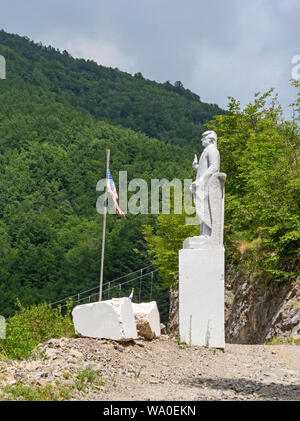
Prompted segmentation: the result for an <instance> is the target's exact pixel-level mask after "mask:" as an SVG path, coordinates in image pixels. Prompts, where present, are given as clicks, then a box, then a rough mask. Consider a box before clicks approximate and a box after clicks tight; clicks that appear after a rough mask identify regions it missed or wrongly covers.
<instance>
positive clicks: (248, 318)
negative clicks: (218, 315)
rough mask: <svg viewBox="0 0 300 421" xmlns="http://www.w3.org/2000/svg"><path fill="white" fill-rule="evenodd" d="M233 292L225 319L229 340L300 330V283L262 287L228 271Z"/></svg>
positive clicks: (284, 335) (264, 337)
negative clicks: (231, 274)
mask: <svg viewBox="0 0 300 421" xmlns="http://www.w3.org/2000/svg"><path fill="white" fill-rule="evenodd" d="M227 287H228V288H230V289H231V293H233V294H234V300H233V303H232V307H231V309H230V311H229V313H228V318H227V320H226V331H225V332H226V341H227V342H228V343H241V344H246V343H248V344H249V343H250V344H254V343H262V342H265V341H266V340H270V339H272V338H273V337H274V336H276V337H278V338H281V339H285V338H287V337H289V336H296V335H299V334H300V285H299V284H296V285H294V286H293V285H291V284H290V283H275V282H272V283H270V285H268V286H267V287H266V288H265V289H262V287H261V286H260V285H258V284H256V283H253V282H250V281H249V280H245V279H243V278H242V276H241V274H237V275H236V276H235V277H233V278H231V277H230V273H228V282H227Z"/></svg>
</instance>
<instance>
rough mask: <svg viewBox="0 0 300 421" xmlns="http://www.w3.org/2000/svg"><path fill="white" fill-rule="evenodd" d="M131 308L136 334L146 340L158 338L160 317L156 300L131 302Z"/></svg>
mask: <svg viewBox="0 0 300 421" xmlns="http://www.w3.org/2000/svg"><path fill="white" fill-rule="evenodd" d="M132 309H133V314H134V318H135V323H136V329H137V331H138V334H139V335H140V336H142V337H143V338H145V339H148V340H152V339H155V338H159V337H160V317H159V311H158V308H157V304H156V302H155V301H151V302H150V303H139V304H137V303H132Z"/></svg>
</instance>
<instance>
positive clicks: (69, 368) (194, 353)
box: [0, 335, 300, 401]
mask: <svg viewBox="0 0 300 421" xmlns="http://www.w3.org/2000/svg"><path fill="white" fill-rule="evenodd" d="M33 355H34V356H33V357H32V358H31V359H29V360H26V361H0V399H1V400H3V399H5V398H6V397H7V396H6V395H5V394H4V395H1V393H2V392H1V391H2V390H3V387H5V386H16V385H18V384H23V385H28V386H34V387H37V386H40V387H45V386H46V385H49V384H52V385H59V386H61V387H67V388H69V389H70V390H71V396H72V397H71V398H70V399H71V400H91V401H93V400H101V401H114V400H147V399H149V400H152V401H153V400H171V401H184V400H187V401H189V400H300V388H299V383H300V347H298V346H295V345H275V346H270V345H232V344H226V348H225V352H222V351H221V350H218V349H215V350H213V349H208V348H205V347H187V346H184V345H182V344H178V343H177V342H176V341H175V340H172V339H171V338H170V337H168V336H167V335H162V336H161V337H160V338H159V339H155V340H153V341H151V342H149V341H147V340H143V339H139V340H138V341H128V342H125V343H124V342H123V343H120V342H116V341H112V340H103V339H93V338H83V337H79V338H61V339H51V340H49V341H47V342H46V343H44V344H41V345H39V346H38V347H37V348H36V350H35V353H34V354H33ZM83 370H89V371H95V372H97V373H98V375H99V379H101V381H102V382H103V384H101V386H99V385H98V386H97V387H96V386H95V387H93V386H92V385H86V390H85V391H82V390H78V389H76V387H74V381H75V380H74V379H76V375H77V374H78V373H80V372H82V371H83Z"/></svg>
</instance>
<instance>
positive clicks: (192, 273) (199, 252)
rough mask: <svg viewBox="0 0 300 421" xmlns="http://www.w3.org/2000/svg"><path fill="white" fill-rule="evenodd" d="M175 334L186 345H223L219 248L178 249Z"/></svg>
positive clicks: (222, 289) (222, 259) (221, 265)
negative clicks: (177, 316) (177, 303)
mask: <svg viewBox="0 0 300 421" xmlns="http://www.w3.org/2000/svg"><path fill="white" fill-rule="evenodd" d="M179 334H180V340H181V341H182V342H186V343H187V344H190V345H198V346H209V347H212V348H224V347H225V332H224V248H223V247H217V248H208V249H204V248H203V249H182V250H180V251H179Z"/></svg>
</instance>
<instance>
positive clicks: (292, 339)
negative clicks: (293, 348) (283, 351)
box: [266, 335, 300, 345]
mask: <svg viewBox="0 0 300 421" xmlns="http://www.w3.org/2000/svg"><path fill="white" fill-rule="evenodd" d="M283 344H284V345H287V344H289V345H300V335H296V336H289V337H288V338H286V339H282V338H279V337H278V336H273V338H272V339H269V340H267V341H266V345H283Z"/></svg>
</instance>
